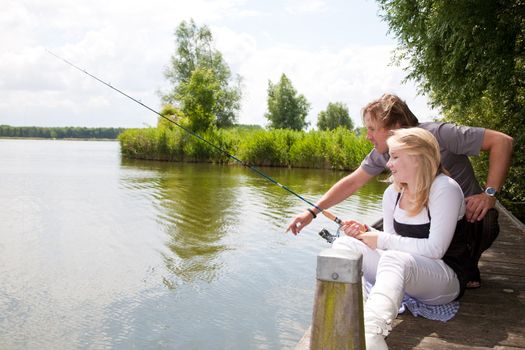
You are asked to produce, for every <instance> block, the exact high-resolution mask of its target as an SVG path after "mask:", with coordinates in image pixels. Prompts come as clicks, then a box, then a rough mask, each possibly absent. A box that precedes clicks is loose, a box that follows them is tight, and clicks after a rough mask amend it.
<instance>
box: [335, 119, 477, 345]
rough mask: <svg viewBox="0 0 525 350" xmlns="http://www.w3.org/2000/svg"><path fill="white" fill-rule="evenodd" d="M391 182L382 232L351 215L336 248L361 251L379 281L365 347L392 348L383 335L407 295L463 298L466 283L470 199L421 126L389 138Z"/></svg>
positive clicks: (438, 300) (368, 308)
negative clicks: (368, 228)
mask: <svg viewBox="0 0 525 350" xmlns="http://www.w3.org/2000/svg"><path fill="white" fill-rule="evenodd" d="M387 144H388V149H389V153H390V160H389V161H388V163H387V166H388V168H389V169H390V171H391V173H392V177H391V178H392V184H391V185H390V186H389V187H388V188H387V189H386V190H385V193H384V195H383V216H384V231H364V230H363V227H364V226H363V225H362V224H359V223H357V222H355V221H346V222H345V223H344V225H343V226H342V227H341V229H342V231H343V232H344V233H345V236H342V237H340V238H338V239H337V240H336V241H335V242H334V244H333V248H337V249H351V250H354V251H359V252H361V253H362V254H363V272H364V277H365V279H366V281H367V282H368V283H370V284H372V285H373V287H372V289H371V290H370V293H369V295H368V299H367V301H366V303H365V315H364V316H365V333H366V343H367V349H369V350H370V349H372V350H375V349H387V348H388V347H387V345H386V342H385V340H384V337H385V336H386V335H388V333H389V331H390V330H391V327H390V323H391V322H392V320H393V319H394V318H395V317H396V316H397V313H398V310H399V308H400V306H401V302H402V300H403V297H404V295H405V294H407V295H408V296H410V297H411V298H414V299H416V300H418V301H420V302H422V303H424V304H428V305H442V304H447V303H449V302H451V301H454V300H456V299H458V298H460V297H461V295H462V294H463V291H464V289H465V285H466V282H467V281H466V271H465V269H466V266H464V265H465V264H466V262H467V259H466V255H467V254H468V252H467V244H466V239H465V237H464V230H462V227H463V225H464V223H465V218H464V215H465V201H464V196H463V192H462V190H461V188H460V186H459V185H458V184H457V183H456V182H455V181H454V180H453V179H452V178H450V177H449V176H447V175H446V173H445V171H444V169H443V168H442V166H441V163H440V152H439V145H438V143H437V141H436V139H435V138H434V136H433V135H432V134H431V133H430V132H428V131H426V130H424V129H421V128H408V129H398V130H395V131H393V132H392V135H391V136H390V137H389V138H388V140H387Z"/></svg>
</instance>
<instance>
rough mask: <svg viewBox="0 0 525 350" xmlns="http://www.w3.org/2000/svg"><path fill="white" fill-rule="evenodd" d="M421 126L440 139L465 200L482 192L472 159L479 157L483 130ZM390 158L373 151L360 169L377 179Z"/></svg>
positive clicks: (444, 159) (446, 125) (445, 164)
mask: <svg viewBox="0 0 525 350" xmlns="http://www.w3.org/2000/svg"><path fill="white" fill-rule="evenodd" d="M418 127H420V128H422V129H425V130H428V131H430V132H431V133H432V134H433V135H434V136H435V137H436V139H437V141H438V143H439V147H440V151H441V163H442V164H443V167H444V168H445V169H447V170H448V172H450V176H451V177H452V178H453V179H454V180H456V182H457V183H459V185H460V186H461V189H462V190H463V194H464V195H465V197H467V196H471V195H473V194H478V193H481V192H482V190H481V187H480V186H479V183H478V181H477V180H476V176H475V175H474V170H473V169H472V164H470V160H469V159H468V157H469V156H478V155H479V153H480V151H481V145H482V143H483V137H484V135H485V129H484V128H476V127H468V126H458V125H454V124H450V123H438V122H429V123H421V124H419V125H418ZM389 158H390V156H389V155H388V152H387V153H384V154H381V153H379V152H377V151H376V149H375V148H374V149H373V150H372V151H371V152H370V153H369V154H368V155H367V156H366V158H365V159H364V160H363V161H362V162H361V167H362V168H363V169H364V170H365V171H366V172H367V173H368V174H370V175H373V176H376V175H379V174H381V173H382V172H383V171H385V170H388V168H387V166H386V163H387V162H388V159H389Z"/></svg>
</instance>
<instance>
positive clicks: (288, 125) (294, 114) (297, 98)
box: [265, 73, 310, 130]
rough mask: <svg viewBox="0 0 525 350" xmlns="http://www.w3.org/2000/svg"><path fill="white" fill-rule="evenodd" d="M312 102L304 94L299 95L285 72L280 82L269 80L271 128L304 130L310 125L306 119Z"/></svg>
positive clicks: (268, 117)
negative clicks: (274, 82) (275, 82)
mask: <svg viewBox="0 0 525 350" xmlns="http://www.w3.org/2000/svg"><path fill="white" fill-rule="evenodd" d="M309 110H310V103H308V101H307V100H306V98H305V97H304V96H303V95H297V91H296V90H295V89H294V87H293V86H292V82H291V81H290V79H288V77H287V76H286V75H285V74H284V73H283V74H282V75H281V79H280V81H279V83H277V84H275V85H274V84H273V83H272V82H271V81H268V113H266V114H265V117H266V118H267V119H268V120H269V121H270V125H269V127H270V128H273V129H293V130H302V129H304V128H306V127H307V126H308V123H307V122H306V121H305V119H306V115H307V114H308V111H309Z"/></svg>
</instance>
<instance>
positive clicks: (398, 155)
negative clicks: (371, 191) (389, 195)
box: [386, 149, 419, 184]
mask: <svg viewBox="0 0 525 350" xmlns="http://www.w3.org/2000/svg"><path fill="white" fill-rule="evenodd" d="M386 165H387V167H388V168H389V169H390V171H391V172H392V176H393V177H394V180H395V181H396V182H397V183H406V184H410V183H413V181H414V179H415V178H416V173H417V171H418V167H419V161H418V159H417V157H414V156H411V155H409V154H407V152H406V151H404V150H401V149H391V150H390V160H389V161H388V162H387V163H386Z"/></svg>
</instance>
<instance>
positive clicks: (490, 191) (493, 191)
mask: <svg viewBox="0 0 525 350" xmlns="http://www.w3.org/2000/svg"><path fill="white" fill-rule="evenodd" d="M485 193H486V194H488V195H489V196H494V195H496V189H495V188H494V187H487V188H486V189H485Z"/></svg>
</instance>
